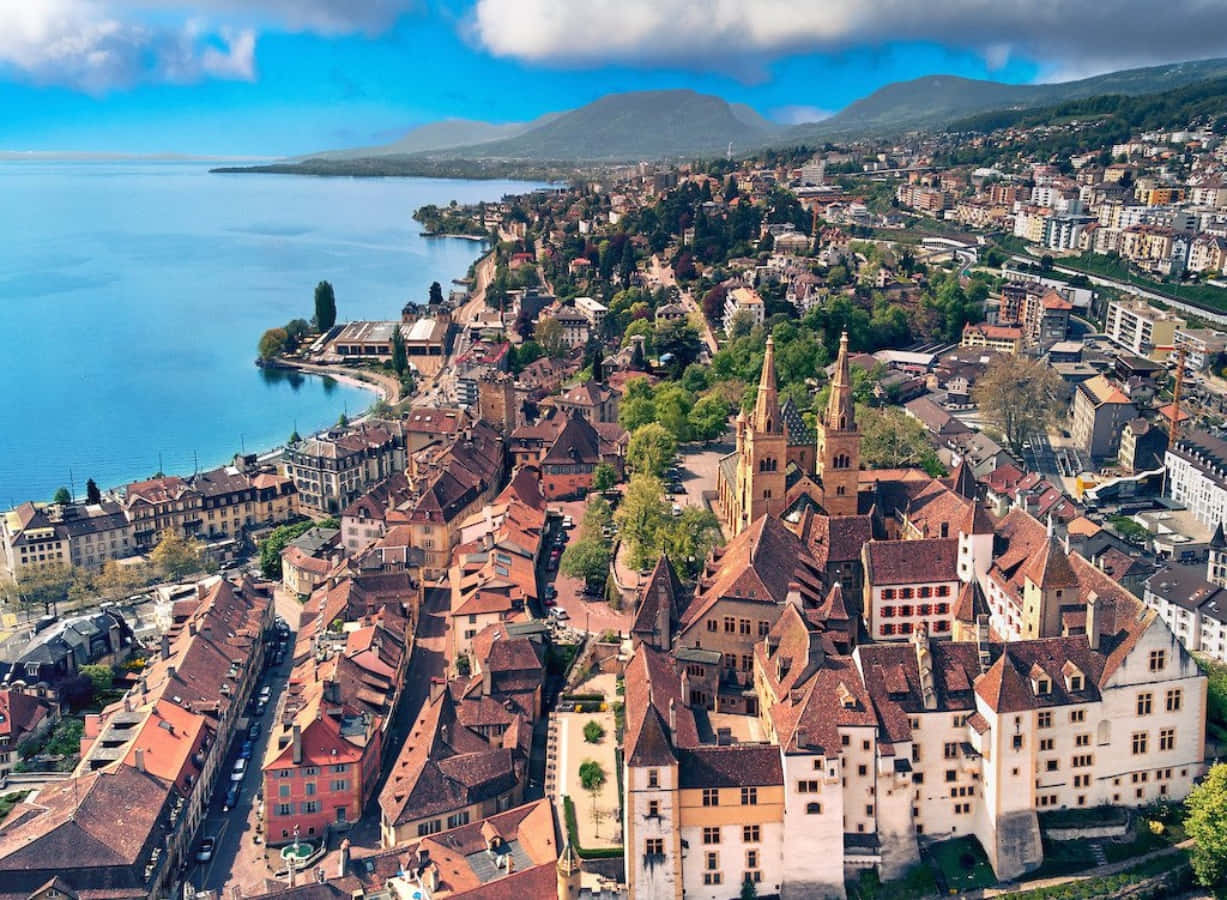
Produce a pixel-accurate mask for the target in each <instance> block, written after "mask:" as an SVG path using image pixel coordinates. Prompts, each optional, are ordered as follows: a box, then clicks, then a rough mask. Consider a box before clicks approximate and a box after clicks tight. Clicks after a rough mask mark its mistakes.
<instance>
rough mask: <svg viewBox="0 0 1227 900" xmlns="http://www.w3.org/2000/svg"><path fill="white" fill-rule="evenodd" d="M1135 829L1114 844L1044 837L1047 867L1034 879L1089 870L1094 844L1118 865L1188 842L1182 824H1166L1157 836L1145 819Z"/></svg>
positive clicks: (1107, 840) (1040, 870) (1102, 840)
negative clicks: (1131, 833) (1185, 840)
mask: <svg viewBox="0 0 1227 900" xmlns="http://www.w3.org/2000/svg"><path fill="white" fill-rule="evenodd" d="M1134 828H1135V831H1136V833H1135V834H1134V835H1133V837H1132V838H1130V839H1129V840H1125V841H1114V840H1111V839H1108V838H1099V839H1095V840H1084V839H1079V840H1074V841H1051V840H1049V839H1048V838H1044V864H1043V865H1042V866H1040V868H1039V869H1038V870H1037V871H1036V872H1034V873H1032V876H1031V877H1035V878H1047V877H1053V876H1057V875H1071V874H1074V873H1077V872H1082V871H1085V870H1086V868H1087V866H1088V861H1090V860H1092V859H1093V857H1092V855H1091V845H1092V844H1098V845H1099V846H1100V847H1102V848H1103V855H1104V857H1105V858H1106V859H1107V861H1108V862H1110V863H1115V862H1124V861H1125V860H1129V859H1136V858H1137V857H1139V856H1142V855H1144V854H1146V853H1151V852H1153V851H1155V850H1162V849H1163V848H1164V847H1169V846H1171V845H1172V844H1178V843H1180V842H1181V841H1183V840H1184V839H1185V832H1184V826H1183V825H1182V824H1181V823H1180V822H1179V821H1172V822H1169V823H1167V824H1165V825H1164V828H1163V832H1162V833H1161V834H1154V833H1153V832H1152V831H1151V830H1150V828H1149V827H1148V825H1147V821H1146V820H1145V819H1139V821H1138V822H1137V823H1136V824H1135V826H1134Z"/></svg>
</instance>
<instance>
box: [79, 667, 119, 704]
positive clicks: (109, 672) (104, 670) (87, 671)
mask: <svg viewBox="0 0 1227 900" xmlns="http://www.w3.org/2000/svg"><path fill="white" fill-rule="evenodd" d="M80 673H81V674H82V675H84V676H85V677H86V678H88V679H89V680H90V682H91V683H92V684H93V695H94V700H95V701H97V700H99V699H100V698H102V697H103V696H104V695H105V694H106V693H107V692H108V691H110V690H111V688H112V687H113V686H114V684H115V671H114V670H113V669H112V668H111V667H110V666H94V665H91V666H82V667H81V668H80Z"/></svg>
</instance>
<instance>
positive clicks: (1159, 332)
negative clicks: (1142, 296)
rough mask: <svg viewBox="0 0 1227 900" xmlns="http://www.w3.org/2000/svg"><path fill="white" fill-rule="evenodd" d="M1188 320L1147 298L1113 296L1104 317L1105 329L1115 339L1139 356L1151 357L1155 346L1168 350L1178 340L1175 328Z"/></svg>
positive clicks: (1161, 349)
mask: <svg viewBox="0 0 1227 900" xmlns="http://www.w3.org/2000/svg"><path fill="white" fill-rule="evenodd" d="M1184 325H1185V322H1184V320H1183V319H1180V318H1178V317H1176V316H1173V315H1172V314H1171V313H1168V312H1165V311H1163V310H1159V309H1155V308H1154V307H1152V306H1151V305H1150V304H1149V303H1147V302H1145V301H1144V300H1112V301H1110V302H1109V303H1108V313H1107V317H1106V319H1105V320H1104V332H1105V333H1106V334H1107V336H1108V337H1109V338H1110V339H1111V340H1112V341H1113V342H1115V343H1117V344H1119V345H1120V346H1122V347H1124V348H1126V349H1127V350H1131V351H1132V352H1134V353H1136V354H1137V355H1138V356H1142V357H1147V358H1149V357H1150V356H1151V355H1152V354H1153V353H1154V352H1155V351H1156V350H1158V351H1164V352H1165V351H1166V350H1167V349H1168V348H1170V347H1172V346H1173V345H1174V344H1175V341H1176V329H1177V328H1182V327H1184Z"/></svg>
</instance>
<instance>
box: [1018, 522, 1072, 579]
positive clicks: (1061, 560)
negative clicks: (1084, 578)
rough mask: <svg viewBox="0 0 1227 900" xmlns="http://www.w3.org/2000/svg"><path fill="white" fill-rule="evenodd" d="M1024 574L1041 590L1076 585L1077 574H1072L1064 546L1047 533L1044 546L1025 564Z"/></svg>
mask: <svg viewBox="0 0 1227 900" xmlns="http://www.w3.org/2000/svg"><path fill="white" fill-rule="evenodd" d="M1026 576H1027V578H1030V579H1031V581H1033V582H1034V583H1035V585H1036V586H1037V587H1039V588H1040V589H1041V590H1048V589H1049V588H1076V587H1077V586H1078V576H1077V575H1075V574H1074V570H1073V567H1072V566H1070V564H1069V557H1068V556H1066V555H1065V548H1064V547H1062V546H1061V542H1060V541H1058V540H1057V539H1056V537H1055V536H1054V535H1049V536H1048V541H1047V543H1046V545H1045V546H1044V548H1043V549H1042V550H1041V551H1040V552H1039V553H1037V554H1036V555H1035V556H1033V557H1032V558H1031V561H1030V563H1028V565H1027V571H1026Z"/></svg>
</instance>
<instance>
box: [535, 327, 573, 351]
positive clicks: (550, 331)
mask: <svg viewBox="0 0 1227 900" xmlns="http://www.w3.org/2000/svg"><path fill="white" fill-rule="evenodd" d="M534 336H535V338H536V340H537V343H538V344H540V345H541V349H543V350H544V351H545V354H546V356H549V357H550V358H552V359H559V358H561V357H562V356H565V355H566V352H567V345H566V343H564V341H563V329H562V323H561V322H559V321H558V320H557V319H552V318H545V319H542V320H541V321H539V322H538V323H537V331H536V334H535V335H534Z"/></svg>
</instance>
